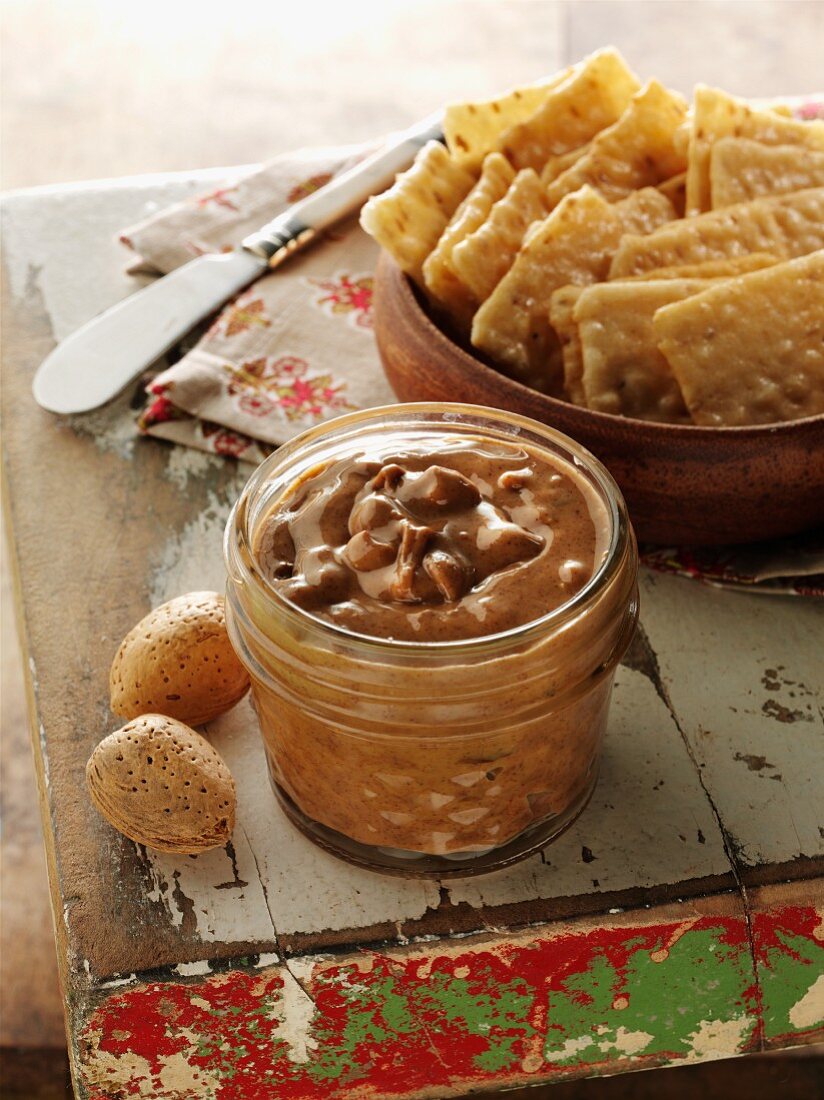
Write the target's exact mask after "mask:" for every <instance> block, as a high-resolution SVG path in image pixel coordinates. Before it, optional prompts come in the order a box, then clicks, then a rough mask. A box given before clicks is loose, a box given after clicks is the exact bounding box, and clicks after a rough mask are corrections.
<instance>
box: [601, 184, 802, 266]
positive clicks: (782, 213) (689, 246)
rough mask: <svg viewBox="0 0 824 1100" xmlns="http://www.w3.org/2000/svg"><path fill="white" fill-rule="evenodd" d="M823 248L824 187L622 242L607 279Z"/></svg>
mask: <svg viewBox="0 0 824 1100" xmlns="http://www.w3.org/2000/svg"><path fill="white" fill-rule="evenodd" d="M818 248H824V187H813V188H810V189H809V190H808V191H793V192H792V193H791V194H789V195H776V196H775V197H772V198H768V199H753V200H752V201H751V202H742V203H736V205H735V206H725V207H723V208H722V209H721V210H711V211H709V212H708V213H706V214H699V215H698V216H696V217H694V218H683V219H681V220H680V221H675V222H672V223H671V224H669V225H664V226H661V228H660V229H656V231H655V232H654V233H651V234H650V235H649V236H648V237H640V236H634V235H631V234H628V235H627V236H626V237H624V239H623V240H622V241H621V244H620V246H619V248H618V251H617V252H616V254H615V258H614V259H613V261H612V266H611V267H610V270H609V277H610V279H620V278H623V277H624V276H626V275H640V274H642V273H643V272H644V271H650V270H652V268H655V267H673V266H675V265H678V264H697V263H703V262H704V261H705V260H720V259H724V258H725V257H726V258H730V257H733V256H742V255H744V253H747V252H770V253H772V254H773V255H775V256H779V257H781V258H783V259H790V258H791V257H793V256H804V255H806V254H807V253H808V252H814V251H815V250H816V249H818Z"/></svg>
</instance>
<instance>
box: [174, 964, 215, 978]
mask: <svg viewBox="0 0 824 1100" xmlns="http://www.w3.org/2000/svg"><path fill="white" fill-rule="evenodd" d="M174 970H175V972H176V973H177V974H179V975H180V976H181V978H193V977H195V976H196V975H198V974H211V972H212V967H211V965H210V963H209V960H208V959H199V960H198V961H197V962H190V963H178V964H177V966H176V967H174Z"/></svg>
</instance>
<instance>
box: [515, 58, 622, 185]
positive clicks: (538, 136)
mask: <svg viewBox="0 0 824 1100" xmlns="http://www.w3.org/2000/svg"><path fill="white" fill-rule="evenodd" d="M639 87H640V84H639V82H638V78H637V77H636V76H635V74H634V73H633V72H631V70H630V69H629V68H628V66H627V64H626V62H625V61H624V59H623V58H622V57H621V55H620V54H619V53H618V51H617V50H615V49H606V50H599V51H598V52H597V53H594V54H592V55H591V56H590V57H588V58H586V59H585V60H584V61H582V62H581V63H580V64H579V65H576V66H575V68H574V69H573V71H572V73H571V74H570V75H569V76H568V77H567V79H566V80H564V81H563V82H562V83H561V84H558V85H557V86H556V87H555V88H553V89H552V90H551V91H550V92H549V94H548V95H547V97H546V99H545V100H544V102H543V103H542V104H541V106H540V107H538V109H537V110H536V111H535V113H534V114H533V115H532V116H531V117H530V118H528V119H526V120H525V121H523V122H518V123H516V124H515V125H514V126H510V127H508V129H506V130H504V131H503V132H502V133H501V135H500V137H499V139H498V142H497V148H498V149H499V150H500V151H501V152H502V153H503V154H504V155H505V156H506V157H507V158H508V159H509V160H510V161H511V163H512V164H513V165H514V166H515V167H516V168H534V169H535V171H536V172H539V171H540V170H541V169H542V167H543V166H544V164H545V163H546V161H547V159H548V158H549V157H557V156H563V154H564V153H569V152H571V151H572V150H573V149H578V148H580V146H582V145H585V144H586V143H587V142H588V141H590V140H591V138H593V137H594V136H595V135H596V134H597V133H598V132H599V131H600V130H603V129H604V127H606V126H611V125H612V124H613V123H614V122H615V121H616V120H617V119H618V118H620V117H621V115H622V113H623V112H624V110H625V109H626V107H627V105H628V103H629V101H630V99H631V98H632V96H633V95H634V94H635V93H636V92H637V91H638V89H639Z"/></svg>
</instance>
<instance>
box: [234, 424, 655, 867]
mask: <svg viewBox="0 0 824 1100" xmlns="http://www.w3.org/2000/svg"><path fill="white" fill-rule="evenodd" d="M225 556H226V565H227V570H228V578H229V579H228V586H227V600H226V616H227V623H228V627H229V631H230V636H231V639H232V642H233V645H234V647H235V649H236V651H237V653H238V655H239V656H240V658H241V660H242V662H243V663H244V665H245V666H246V668H247V670H248V672H249V675H250V677H251V680H252V692H253V698H254V702H255V707H256V710H257V715H258V718H259V721H260V728H261V734H262V736H263V742H264V745H265V748H266V754H267V759H268V764H269V770H270V775H271V779H272V784H273V787H274V790H275V794H276V795H277V798H278V800H279V802H280V804H281V807H282V808H283V810H284V812H285V813H286V814H287V816H288V817H289V818H290V819H291V820H292V822H293V823H294V824H295V825H296V826H297V827H298V828H299V829H301V830H302V831H303V832H304V833H306V834H307V835H308V836H309V837H311V838H312V839H313V840H314V841H316V842H317V843H318V844H320V845H321V846H323V847H324V848H326V849H328V850H329V851H331V852H333V853H335V854H336V855H338V856H341V857H342V858H344V859H348V860H350V861H352V862H354V863H358V864H360V865H362V866H366V867H369V868H371V869H373V870H378V871H386V872H394V873H401V874H407V875H417V876H431V877H444V876H450V875H452V876H455V875H467V874H474V873H481V872H486V871H490V870H493V869H496V868H498V867H502V866H504V865H506V864H508V863H511V862H513V861H514V860H517V859H520V858H522V857H523V856H524V855H526V854H528V853H529V852H531V851H533V850H535V849H536V848H539V847H542V846H543V845H545V844H547V843H548V842H549V841H551V840H552V839H553V838H554V837H556V836H557V835H558V834H559V833H560V832H562V831H563V830H564V829H565V828H566V827H567V826H568V825H569V824H570V823H571V822H572V821H573V820H574V819H575V818H576V817H577V816H578V814H579V813H580V812H581V811H582V810H583V808H584V806H585V805H586V803H587V801H588V800H589V798H590V796H591V794H592V791H593V788H594V786H595V783H596V779H597V773H598V761H599V756H600V751H601V743H602V740H603V736H604V730H605V727H606V720H607V711H608V707H609V700H610V694H611V690H612V683H613V678H614V673H615V668H616V665H617V664H618V661H619V660H620V658H621V656H622V655H623V653H624V652H625V650H626V648H627V646H628V644H629V642H630V639H631V637H632V633H633V630H634V627H635V622H636V618H637V608H638V595H637V569H638V561H637V552H636V547H635V539H634V536H633V533H632V529H631V527H630V524H629V521H628V518H627V514H626V509H625V506H624V502H623V499H622V497H621V495H620V492H619V490H618V488H617V486H616V485H615V482H614V481H613V480H612V478H611V477H610V475H609V474H608V473H607V471H606V470H605V469H604V468H603V466H601V464H600V463H599V462H598V461H597V460H596V459H595V458H594V457H593V456H592V455H591V454H589V453H588V452H587V451H585V450H584V449H583V448H582V447H580V446H579V445H578V444H577V443H575V442H574V441H573V440H571V439H569V438H567V437H566V436H563V435H561V434H560V433H559V432H556V431H554V430H553V429H551V428H548V427H546V426H544V425H541V424H538V423H536V422H534V421H531V420H528V419H526V418H524V417H520V416H516V415H513V414H510V413H505V412H498V411H493V410H489V409H482V408H477V407H474V406H467V405H443V404H437V405H436V404H416V405H395V406H391V407H387V408H382V409H371V410H368V411H366V412H359V413H355V414H352V415H349V416H344V417H341V418H339V419H337V420H335V421H331V422H329V423H327V424H324V425H321V426H320V427H317V428H314V429H312V430H311V431H308V432H306V433H305V434H303V435H302V436H300V437H299V438H297V439H295V440H294V441H292V442H291V443H289V444H288V445H286V446H284V447H282V448H280V449H279V450H278V451H277V452H276V453H275V454H274V455H272V456H271V457H270V458H269V459H267V460H266V461H265V462H264V463H263V464H262V465H261V466H260V467H259V468H258V469H257V470H256V471H255V473H254V474H253V475H252V477H251V478H250V480H249V482H248V484H247V485H246V488H245V489H244V491H243V493H242V495H241V497H240V500H239V501H238V503H237V505H236V506H235V508H234V510H233V512H232V515H231V517H230V520H229V523H228V526H227V531H226V540H225Z"/></svg>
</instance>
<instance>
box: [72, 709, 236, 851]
mask: <svg viewBox="0 0 824 1100" xmlns="http://www.w3.org/2000/svg"><path fill="white" fill-rule="evenodd" d="M86 782H87V784H88V787H89V793H90V794H91V798H92V802H93V803H94V804H95V806H96V807H97V809H98V810H99V811H100V813H101V814H102V815H103V816H104V817H105V818H106V820H107V821H108V822H109V823H110V824H111V825H113V826H114V827H115V829H117V830H118V831H119V832H121V833H124V834H125V835H126V836H127V837H130V838H131V839H132V840H135V841H137V842H138V844H145V845H147V846H148V847H150V848H157V849H159V850H160V851H162V852H181V853H186V854H194V853H197V852H203V851H206V850H207V849H209V848H216V847H221V846H222V845H224V844H226V842H227V841H228V840H229V838H230V836H231V835H232V830H233V829H234V826H235V804H236V794H235V783H234V780H233V779H232V775H231V773H230V771H229V769H228V767H227V766H226V764H225V762H224V760H223V758H222V757H221V756H220V754H219V753H218V752H217V750H216V749H214V748H213V747H212V745H210V744H209V742H208V741H207V740H206V739H205V738H204V737H201V735H200V734H199V733H197V732H195V730H193V729H189V727H188V726H185V725H184V724H183V723H182V722H178V721H176V720H175V719H174V718H167V717H166V716H165V715H163V714H144V715H142V716H141V717H140V718H137V719H135V721H133V722H129V723H128V724H127V725H125V726H123V728H122V729H119V730H117V731H116V732H115V733H112V734H110V735H109V736H108V737H106V738H105V739H104V740H103V741H101V742H100V744H99V745H98V746H97V748H96V749H95V750H94V752H93V753H92V755H91V757H90V758H89V762H88V764H87V765H86Z"/></svg>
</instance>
